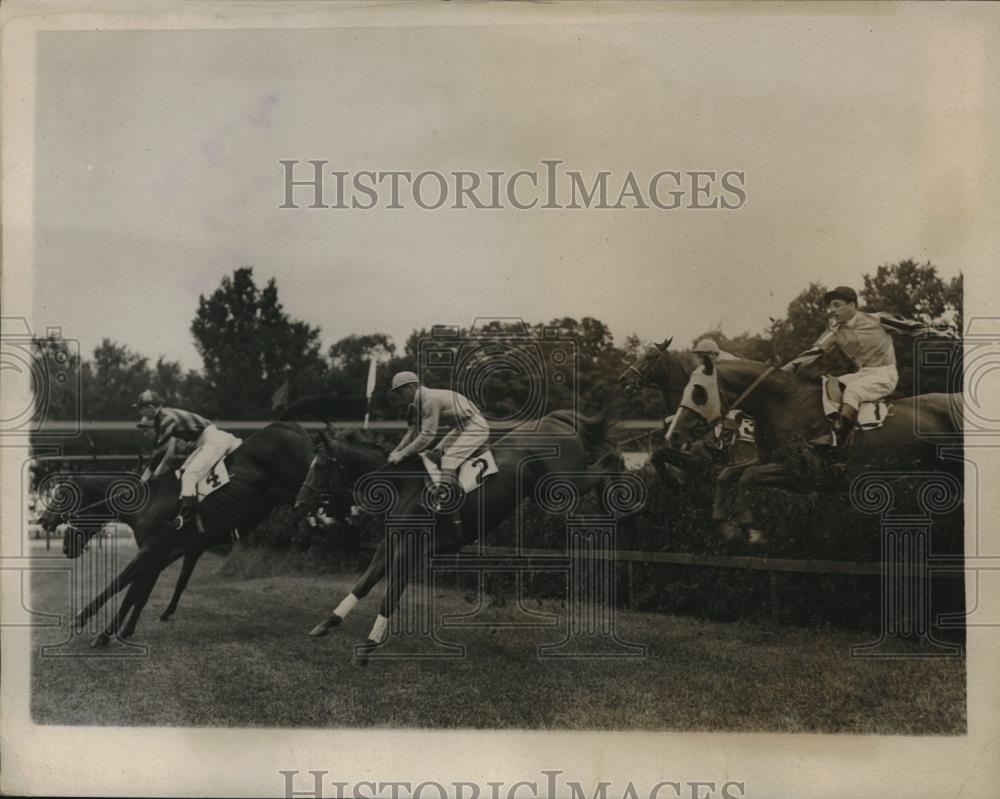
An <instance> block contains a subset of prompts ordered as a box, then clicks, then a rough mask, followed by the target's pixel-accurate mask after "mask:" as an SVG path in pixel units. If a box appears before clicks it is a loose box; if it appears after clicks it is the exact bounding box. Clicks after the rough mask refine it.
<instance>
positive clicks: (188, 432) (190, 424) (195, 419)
mask: <svg viewBox="0 0 1000 799" xmlns="http://www.w3.org/2000/svg"><path fill="white" fill-rule="evenodd" d="M153 424H154V425H155V427H156V446H157V447H160V446H163V445H164V444H166V443H167V441H169V440H170V438H172V437H173V438H179V439H181V440H182V441H197V440H198V437H199V436H201V434H202V432H204V430H205V428H206V427H208V426H209V425H210V424H212V423H211V422H210V421H209V420H208V419H206V418H205V417H204V416H199V415H198V414H196V413H191V411H183V410H181V409H180V408H160V409H159V410H158V411H157V412H156V416H154V417H153Z"/></svg>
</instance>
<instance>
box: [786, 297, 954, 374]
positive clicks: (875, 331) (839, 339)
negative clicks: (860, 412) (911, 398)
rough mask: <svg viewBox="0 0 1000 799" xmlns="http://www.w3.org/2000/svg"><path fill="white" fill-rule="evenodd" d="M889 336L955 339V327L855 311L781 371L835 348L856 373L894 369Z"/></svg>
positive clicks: (805, 362)
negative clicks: (856, 368) (873, 368)
mask: <svg viewBox="0 0 1000 799" xmlns="http://www.w3.org/2000/svg"><path fill="white" fill-rule="evenodd" d="M890 334H895V335H901V336H910V337H913V338H915V337H917V336H930V337H932V338H943V339H957V338H958V335H957V333H956V331H955V329H954V327H949V326H947V325H926V324H924V323H923V322H915V321H913V320H912V319H903V318H902V317H901V316H896V315H895V314H889V313H865V312H864V311H858V312H857V313H856V314H854V316H852V317H851V318H850V319H849V320H848V321H847V322H845V323H844V324H836V323H834V324H832V325H831V327H830V329H829V330H827V331H826V332H825V333H823V335H821V336H820V337H819V338H818V339H817V340H816V343H815V344H813V345H812V347H810V348H809V349H808V350H806V351H805V352H803V353H802V354H801V355H799V356H797V357H796V358H794V359H793V360H792V361H790V362H789V363H788V364H787V365H786V366H785V367H784V368H785V369H786V370H787V369H795V368H797V367H799V366H805V365H806V364H809V363H812V362H813V361H815V360H816V359H817V358H819V357H820V356H821V355H823V353H825V352H829V351H830V350H831V349H833V348H834V347H835V346H836V347H838V348H839V349H840V350H841V351H842V352H843V353H844V354H845V355H846V356H847V357H848V358H850V359H851V361H853V362H854V365H855V366H856V367H858V368H859V369H864V368H866V367H878V366H895V365H896V350H895V349H894V348H893V345H892V335H890Z"/></svg>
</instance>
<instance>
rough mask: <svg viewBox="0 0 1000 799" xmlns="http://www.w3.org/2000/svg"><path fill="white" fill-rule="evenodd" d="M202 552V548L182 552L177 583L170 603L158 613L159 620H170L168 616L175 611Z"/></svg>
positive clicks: (203, 552) (203, 551)
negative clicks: (181, 562)
mask: <svg viewBox="0 0 1000 799" xmlns="http://www.w3.org/2000/svg"><path fill="white" fill-rule="evenodd" d="M203 554H205V550H204V549H197V550H194V551H193V552H186V553H184V563H183V564H181V573H180V575H179V576H178V577H177V585H175V586H174V595H173V596H172V597H170V604H169V605H167V608H166V610H164V611H163V613H161V614H160V621H170V617H171V616H173V615H174V613H175V612H176V610H177V603H178V602H180V600H181V594H183V593H184V589H185V588H187V584H188V580H190V579H191V574H192V572H194V567H195V565H197V563H198V559H199V558H200V557H201V556H202V555H203Z"/></svg>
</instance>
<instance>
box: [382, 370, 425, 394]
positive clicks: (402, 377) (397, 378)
mask: <svg viewBox="0 0 1000 799" xmlns="http://www.w3.org/2000/svg"><path fill="white" fill-rule="evenodd" d="M419 382H420V378H419V377H417V375H416V373H415V372H396V374H395V375H393V377H392V388H391V389H389V390H390V391H395V390H396V389H397V388H402V387H403V386H408V385H410V383H419Z"/></svg>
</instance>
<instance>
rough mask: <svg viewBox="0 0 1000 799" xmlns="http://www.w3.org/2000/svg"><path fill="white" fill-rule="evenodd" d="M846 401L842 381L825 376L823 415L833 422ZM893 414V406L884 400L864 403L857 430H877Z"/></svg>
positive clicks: (856, 425)
mask: <svg viewBox="0 0 1000 799" xmlns="http://www.w3.org/2000/svg"><path fill="white" fill-rule="evenodd" d="M843 399H844V389H843V388H842V387H841V385H840V381H839V380H838V379H837V378H836V377H834V376H833V375H823V413H824V414H825V415H826V417H827V418H828V419H830V420H831V421H833V420H834V419H836V418H837V414H838V413H839V412H840V403H841V402H842V401H843ZM891 414H892V405H890V404H889V403H887V402H886V401H885V400H884V399H880V400H874V401H872V402H862V403H861V407H860V408H859V409H858V418H857V421H856V422H855V428H856V429H858V430H877V429H878V428H880V427H881V426H882V425H884V424H885V420H886V419H888V418H889V416H890V415H891Z"/></svg>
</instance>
